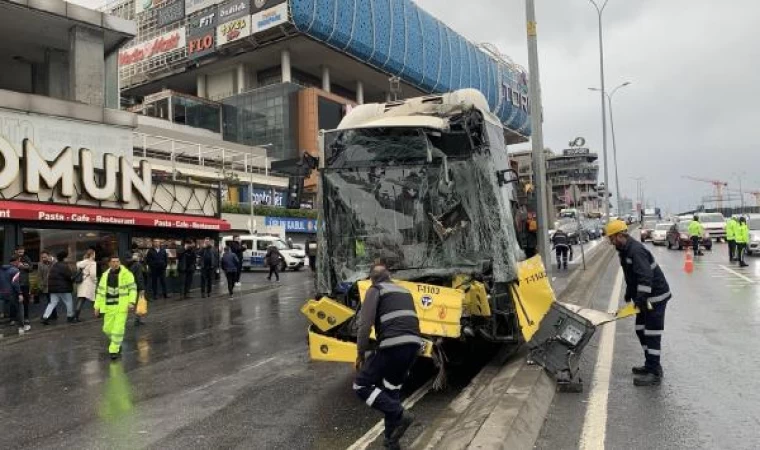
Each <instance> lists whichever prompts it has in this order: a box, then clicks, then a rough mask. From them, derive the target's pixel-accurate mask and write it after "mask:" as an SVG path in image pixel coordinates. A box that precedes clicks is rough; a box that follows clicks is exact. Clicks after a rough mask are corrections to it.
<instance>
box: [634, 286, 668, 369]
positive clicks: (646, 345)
mask: <svg viewBox="0 0 760 450" xmlns="http://www.w3.org/2000/svg"><path fill="white" fill-rule="evenodd" d="M667 306H668V301H667V300H666V301H664V302H657V303H652V309H647V308H643V310H642V311H639V313H638V314H636V335H637V336H638V338H639V342H640V343H641V348H642V349H643V350H644V359H645V363H644V366H645V367H646V368H647V369H648V370H649V371H650V372H652V373H655V374H660V373H661V372H662V366H661V365H660V355H661V354H662V345H661V344H662V333H663V331H664V330H665V308H666V307H667Z"/></svg>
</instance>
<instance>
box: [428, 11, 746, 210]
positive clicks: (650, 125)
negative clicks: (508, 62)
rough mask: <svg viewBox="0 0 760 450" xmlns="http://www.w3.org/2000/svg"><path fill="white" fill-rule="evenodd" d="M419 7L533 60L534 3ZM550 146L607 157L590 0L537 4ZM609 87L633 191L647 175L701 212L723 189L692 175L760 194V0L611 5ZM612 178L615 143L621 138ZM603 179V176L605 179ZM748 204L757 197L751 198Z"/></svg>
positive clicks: (672, 200)
mask: <svg viewBox="0 0 760 450" xmlns="http://www.w3.org/2000/svg"><path fill="white" fill-rule="evenodd" d="M416 1H417V3H418V4H420V5H422V6H423V7H424V8H425V9H427V10H428V11H430V12H431V13H433V14H434V15H435V16H437V17H438V18H440V19H442V20H443V21H445V22H446V23H448V24H449V25H450V26H451V27H453V28H454V29H455V30H457V31H459V32H460V33H462V34H464V35H465V36H466V37H468V38H469V39H470V40H472V41H475V42H484V41H485V42H491V43H494V44H496V45H497V46H498V47H499V48H500V49H501V51H502V52H503V53H505V54H507V55H509V56H510V57H512V59H514V60H515V62H517V63H519V64H522V65H524V66H527V62H528V56H527V47H526V45H527V44H526V38H525V31H524V30H525V25H524V23H525V2H524V1H523V0H472V1H468V2H449V1H446V2H442V1H440V0H416ZM536 5H537V12H536V14H537V20H538V45H539V59H540V65H541V66H540V69H541V85H542V89H543V102H544V114H545V116H544V120H545V121H544V136H545V138H544V139H545V144H546V146H548V147H550V148H551V149H553V150H555V151H557V150H561V149H562V148H564V147H565V146H566V145H567V143H568V142H569V141H570V140H571V139H572V138H574V137H575V136H584V137H585V138H586V140H587V145H588V146H590V147H591V148H592V149H593V150H597V151H599V153H600V154H601V149H602V137H601V105H600V99H599V94H598V93H592V92H589V91H588V90H587V88H588V87H597V86H599V84H600V83H599V46H598V34H597V33H598V31H597V30H598V28H597V15H596V10H595V9H594V8H593V7H592V6H591V4H590V3H589V2H588V0H536ZM603 19H604V46H605V75H606V76H605V78H606V84H607V88H608V90H611V89H612V88H614V87H615V86H617V85H619V84H620V83H622V82H624V81H630V82H631V83H632V84H631V85H630V86H628V87H626V88H623V89H621V90H620V91H619V92H618V93H617V94H616V95H615V97H614V101H613V108H614V113H615V116H614V119H615V127H616V129H615V132H616V137H617V148H618V170H619V172H620V188H621V191H622V192H623V194H625V195H629V196H633V195H635V192H636V182H635V181H632V180H631V177H645V178H646V181H645V183H646V196H647V197H648V198H652V199H656V200H657V203H658V205H660V206H663V207H666V208H671V209H672V210H673V211H675V210H678V209H679V208H680V209H686V208H687V207H693V206H694V205H695V204H696V203H697V202H698V201H700V199H701V197H702V196H705V195H712V192H713V190H712V186H711V185H709V184H703V183H698V182H693V181H689V180H685V179H683V178H682V176H683V175H692V176H697V177H703V178H711V179H712V178H716V179H722V180H725V181H727V182H728V183H729V188H730V189H738V188H739V186H738V179H737V174H741V173H743V179H742V183H743V186H744V189H745V190H747V189H752V188H754V189H758V190H760V170H754V169H755V168H756V167H760V165H758V163H760V152H758V151H757V150H756V148H757V146H758V143H759V142H758V141H759V139H758V138H759V137H760V132H759V131H760V105H759V103H760V87H758V86H759V84H758V82H757V79H758V76H757V75H756V74H755V69H756V68H757V67H760V45H758V41H759V40H760V28H758V26H757V24H758V20H759V19H760V4H757V2H754V1H750V0H731V1H721V2H717V1H715V0H667V1H663V0H635V1H631V0H610V1H609V3H608V5H607V9H606V10H605V12H604V16H603ZM609 164H610V171H611V176H610V184H611V185H612V186H613V189H614V182H613V178H612V174H614V170H613V169H612V167H613V165H612V144H611V143H610V145H609ZM600 181H603V179H602V177H601V175H600ZM746 201H747V202H748V203H751V202H754V199H753V198H751V197H749V196H748V197H747V200H746Z"/></svg>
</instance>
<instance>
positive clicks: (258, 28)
mask: <svg viewBox="0 0 760 450" xmlns="http://www.w3.org/2000/svg"><path fill="white" fill-rule="evenodd" d="M251 20H252V24H251V34H256V33H260V32H262V31H266V30H268V29H270V28H274V27H276V26H278V25H281V24H283V23H285V22H287V21H288V4H287V3H281V4H279V5H277V6H275V7H273V8H269V9H265V10H263V11H260V12H258V13H256V14H254V15H253V16H252V19H251Z"/></svg>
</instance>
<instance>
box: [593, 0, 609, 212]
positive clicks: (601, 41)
mask: <svg viewBox="0 0 760 450" xmlns="http://www.w3.org/2000/svg"><path fill="white" fill-rule="evenodd" d="M591 3H592V4H593V5H594V6H595V7H596V10H597V13H598V16H599V78H600V84H601V89H602V92H601V93H600V94H599V98H600V99H601V102H602V153H603V158H604V215H605V219H604V220H605V221H608V220H609V219H610V201H609V192H610V183H609V173H610V171H609V166H608V165H607V105H606V103H607V102H605V101H604V100H605V99H604V93H605V92H607V91H606V90H605V87H604V39H603V37H602V13H603V12H604V7H605V6H607V1H606V0H605V2H604V5H602V7H601V8H599V7H598V6H597V5H596V3H594V2H593V1H592V2H591Z"/></svg>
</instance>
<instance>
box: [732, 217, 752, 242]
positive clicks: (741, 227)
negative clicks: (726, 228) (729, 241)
mask: <svg viewBox="0 0 760 450" xmlns="http://www.w3.org/2000/svg"><path fill="white" fill-rule="evenodd" d="M734 239H735V240H736V243H737V244H748V243H749V227H748V226H747V224H746V223H741V222H739V223H738V224H737V225H736V230H735V236H734Z"/></svg>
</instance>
